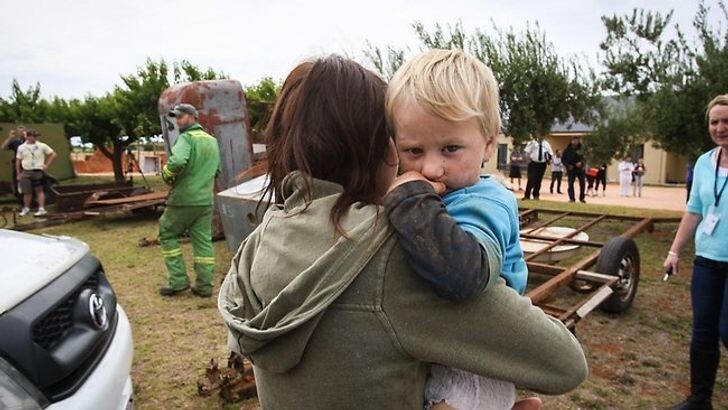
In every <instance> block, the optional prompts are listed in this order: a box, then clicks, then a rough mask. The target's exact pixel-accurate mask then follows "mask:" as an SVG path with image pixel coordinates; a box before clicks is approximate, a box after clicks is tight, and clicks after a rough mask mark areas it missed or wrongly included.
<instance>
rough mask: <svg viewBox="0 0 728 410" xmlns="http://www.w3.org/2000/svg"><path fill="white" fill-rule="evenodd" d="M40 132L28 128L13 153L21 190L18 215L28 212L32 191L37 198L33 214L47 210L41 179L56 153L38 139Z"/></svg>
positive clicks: (39, 214) (42, 213)
mask: <svg viewBox="0 0 728 410" xmlns="http://www.w3.org/2000/svg"><path fill="white" fill-rule="evenodd" d="M38 137H40V133H39V132H38V131H35V130H28V132H26V134H25V142H24V143H22V144H21V145H20V146H19V147H18V152H17V154H16V155H15V158H16V161H15V169H16V172H17V175H18V176H17V179H18V181H19V185H20V190H21V191H22V192H23V209H22V210H21V211H20V213H19V215H20V216H25V215H28V214H29V213H30V202H31V201H32V200H33V191H35V196H36V198H37V200H38V211H37V212H36V213H34V214H33V215H35V216H43V215H45V214H47V213H48V212H47V211H46V209H45V199H46V198H45V190H44V186H43V179H44V178H45V173H46V171H47V170H48V167H49V166H51V164H52V163H53V161H54V160H55V159H56V153H55V151H53V149H52V148H51V147H49V146H48V145H47V144H44V143H42V142H40V141H38Z"/></svg>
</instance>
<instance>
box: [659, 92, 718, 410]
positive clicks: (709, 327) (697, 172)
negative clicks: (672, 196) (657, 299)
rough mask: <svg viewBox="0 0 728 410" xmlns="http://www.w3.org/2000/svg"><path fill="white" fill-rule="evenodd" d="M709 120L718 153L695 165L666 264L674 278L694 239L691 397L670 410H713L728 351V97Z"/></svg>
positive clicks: (712, 152)
mask: <svg viewBox="0 0 728 410" xmlns="http://www.w3.org/2000/svg"><path fill="white" fill-rule="evenodd" d="M707 116H708V129H709V131H710V136H711V138H712V139H713V142H715V144H716V145H717V147H715V148H713V149H711V150H710V151H708V152H706V153H704V154H703V155H701V156H700V158H698V160H697V162H696V163H695V169H694V171H693V172H694V175H693V186H692V188H691V191H690V199H689V200H688V205H687V211H686V212H685V215H684V216H683V218H682V221H681V222H680V227H679V228H678V230H677V234H676V235H675V239H674V241H673V242H672V246H671V247H670V251H669V252H668V255H667V258H666V259H665V263H664V267H665V269H668V270H669V269H672V271H673V272H674V273H677V271H678V258H679V254H680V250H681V249H682V248H683V246H684V245H685V243H686V242H687V241H688V240H689V239H690V237H693V236H694V237H695V261H694V263H693V278H692V283H691V297H692V305H693V335H692V341H691V344H690V397H688V398H687V399H686V400H685V401H684V402H682V403H680V404H679V405H678V406H676V407H674V409H681V410H688V409H691V410H692V409H712V404H711V397H712V394H713V385H714V384H715V375H716V372H717V370H718V363H719V360H720V341H721V340H722V342H723V345H724V346H726V348H728V194H727V193H726V192H727V191H728V190H726V185H728V94H723V95H719V96H717V97H715V98H714V99H713V100H712V101H711V102H710V104H708V115H707ZM723 393H725V392H723Z"/></svg>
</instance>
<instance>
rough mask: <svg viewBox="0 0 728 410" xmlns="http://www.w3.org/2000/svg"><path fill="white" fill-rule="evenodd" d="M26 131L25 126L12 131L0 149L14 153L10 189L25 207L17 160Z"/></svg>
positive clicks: (11, 164)
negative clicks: (19, 183) (19, 182)
mask: <svg viewBox="0 0 728 410" xmlns="http://www.w3.org/2000/svg"><path fill="white" fill-rule="evenodd" d="M25 134H26V129H25V126H23V125H18V126H17V127H15V129H13V130H10V133H9V135H8V137H7V138H5V141H3V143H2V146H0V149H6V150H8V151H13V157H12V158H11V159H10V166H11V172H12V175H13V179H12V181H10V188H11V189H12V191H13V195H15V196H16V197H17V198H18V203H19V204H20V206H23V195H22V194H21V193H20V189H19V186H18V169H17V168H16V166H15V162H16V158H15V157H17V155H18V147H19V146H21V145H23V143H24V142H25Z"/></svg>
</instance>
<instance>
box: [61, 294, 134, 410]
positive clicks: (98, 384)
mask: <svg viewBox="0 0 728 410" xmlns="http://www.w3.org/2000/svg"><path fill="white" fill-rule="evenodd" d="M117 312H118V315H119V318H118V322H117V325H116V331H115V332H114V336H113V340H112V341H111V345H109V348H108V349H107V350H106V353H105V354H104V357H103V358H102V359H101V361H100V362H99V363H98V365H97V366H96V368H95V369H94V370H93V372H92V373H91V375H90V376H89V377H88V379H86V382H85V383H84V384H83V385H82V386H81V387H80V388H79V389H78V390H77V391H76V392H75V393H74V394H73V395H72V396H70V397H68V398H66V399H64V400H61V401H58V402H55V403H53V404H51V405H50V406H48V407H47V409H49V410H84V409H89V410H91V409H94V410H125V409H127V408H131V407H130V406H131V402H132V394H133V388H132V384H131V375H130V373H131V362H132V357H133V352H134V343H133V341H132V335H131V326H130V325H129V318H128V317H127V316H126V313H125V312H124V309H122V308H121V305H117Z"/></svg>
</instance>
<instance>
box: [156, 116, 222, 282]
mask: <svg viewBox="0 0 728 410" xmlns="http://www.w3.org/2000/svg"><path fill="white" fill-rule="evenodd" d="M169 116H170V117H173V118H175V119H176V120H177V127H178V128H179V132H180V135H179V138H177V142H176V143H175V144H174V147H172V153H171V155H170V156H169V161H168V162H167V165H165V166H164V168H163V169H162V179H163V180H164V182H166V183H167V184H169V185H171V186H172V189H171V191H170V192H169V197H167V208H166V209H165V210H164V214H162V217H161V218H160V219H159V242H160V244H161V245H162V254H163V255H164V263H165V264H166V265H167V272H168V273H169V281H168V283H167V285H165V286H163V287H161V288H160V289H159V293H160V294H162V295H164V296H173V295H175V294H177V293H179V292H182V291H184V290H187V289H189V287H190V280H189V277H188V276H187V272H186V270H185V262H184V259H183V257H182V248H181V247H180V244H179V237H180V236H181V235H182V234H184V233H185V232H188V233H189V236H190V239H191V240H192V250H193V253H194V265H195V275H196V278H195V285H194V286H193V287H192V293H194V294H195V295H197V296H200V297H209V296H210V295H212V278H213V269H214V267H215V257H214V255H213V249H212V210H213V195H214V192H213V190H214V189H213V188H214V185H215V176H216V175H217V173H218V170H219V168H220V150H219V148H218V145H217V140H216V139H215V138H214V137H212V136H211V135H210V134H208V133H206V132H205V131H204V130H203V129H202V127H201V126H200V124H199V123H198V122H197V109H195V107H193V106H192V105H190V104H178V105H176V106H175V107H174V108H172V110H171V111H170V112H169Z"/></svg>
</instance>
